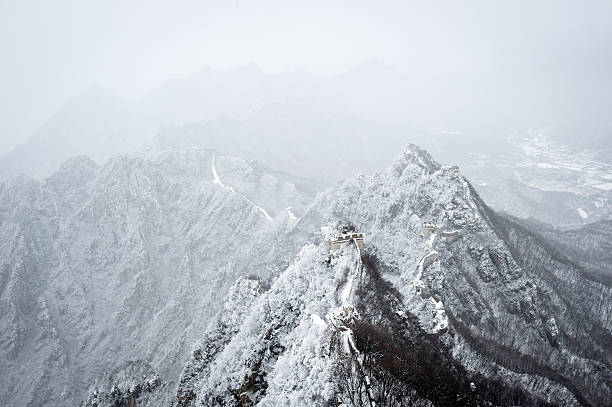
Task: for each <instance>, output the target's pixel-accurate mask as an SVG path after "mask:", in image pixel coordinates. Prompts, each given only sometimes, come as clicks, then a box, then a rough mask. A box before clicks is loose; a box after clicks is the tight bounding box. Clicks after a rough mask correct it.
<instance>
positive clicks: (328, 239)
mask: <svg viewBox="0 0 612 407" xmlns="http://www.w3.org/2000/svg"><path fill="white" fill-rule="evenodd" d="M353 241H354V242H355V243H356V244H357V246H358V247H359V251H363V233H360V232H358V231H357V228H355V226H354V225H344V224H341V223H339V224H338V225H337V226H336V227H335V228H332V229H331V230H329V231H328V233H326V235H325V244H326V245H327V247H328V248H329V251H330V252H331V254H335V253H336V252H338V250H340V249H341V248H342V247H343V246H345V245H348V244H352V242H353Z"/></svg>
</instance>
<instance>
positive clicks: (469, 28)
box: [0, 0, 612, 152]
mask: <svg viewBox="0 0 612 407" xmlns="http://www.w3.org/2000/svg"><path fill="white" fill-rule="evenodd" d="M610 15H612V3H611V2H609V1H589V2H579V1H573V2H568V1H539V2H537V3H534V2H528V1H516V2H511V3H507V4H504V5H502V4H501V3H499V2H486V1H469V2H466V1H464V2H450V1H449V2H444V1H433V2H427V3H426V4H425V3H423V2H414V1H409V2H407V1H398V2H390V1H384V2H363V1H337V2H322V1H311V2H307V3H304V2H300V3H298V2H285V1H255V0H240V1H235V2H230V1H181V2H172V3H170V2H161V1H133V2H124V1H115V0H113V1H104V2H102V1H87V2H83V1H76V0H75V1H54V2H47V1H30V0H26V1H19V2H15V1H6V0H3V1H1V2H0V51H1V55H2V63H1V64H0V117H1V118H2V120H0V152H7V151H8V150H10V149H11V148H12V147H14V146H16V145H18V144H20V143H22V142H24V141H25V140H26V139H27V138H28V137H29V136H30V135H31V134H32V133H33V132H35V131H36V130H37V129H38V128H39V127H40V126H41V125H42V124H43V123H44V122H45V120H46V119H47V118H48V117H50V116H51V115H52V114H53V113H54V112H55V111H57V110H58V109H59V108H60V107H61V106H62V105H63V104H64V103H65V102H66V100H67V99H69V98H70V97H71V96H73V95H74V94H77V93H79V92H81V91H83V90H85V89H87V88H90V87H91V86H94V85H99V86H102V87H105V88H109V89H113V90H115V91H117V92H118V93H119V94H121V95H123V96H125V97H127V98H129V99H139V98H141V97H143V96H144V95H146V94H147V93H148V92H149V91H151V90H152V89H154V88H156V87H157V86H159V85H160V84H162V83H163V82H164V81H165V80H167V79H169V78H173V77H185V76H188V75H190V74H192V73H194V72H198V71H199V70H200V69H202V67H204V66H212V67H214V68H218V69H227V68H230V67H233V66H236V65H242V64H245V63H250V62H252V63H255V64H257V65H258V66H259V67H261V69H262V70H264V72H269V73H278V72H282V71H285V70H296V69H297V70H308V71H310V72H313V73H315V74H319V75H329V74H334V73H340V72H344V71H347V70H349V69H351V68H352V67H354V66H355V65H358V64H360V63H362V62H363V61H367V60H370V59H371V58H378V60H379V61H382V62H384V63H385V64H386V65H388V66H390V67H392V68H394V69H395V70H396V71H398V72H401V73H403V74H404V76H405V77H406V78H408V79H409V80H410V81H412V82H411V83H416V84H418V86H417V87H413V88H411V90H410V91H411V92H413V93H414V94H413V95H412V100H419V99H424V100H426V103H425V106H426V108H423V109H424V110H425V111H422V112H420V113H419V115H417V116H411V117H393V121H394V122H402V121H404V122H411V123H410V124H414V125H416V126H424V125H427V126H429V125H431V124H432V123H434V124H438V125H439V126H446V125H447V124H448V125H453V126H456V127H457V126H458V127H462V128H463V129H466V128H467V129H474V128H479V129H481V130H482V131H487V132H489V133H491V134H502V133H504V131H505V130H506V129H507V128H508V127H530V126H535V127H547V128H548V127H558V128H560V129H562V130H564V131H566V132H568V133H569V136H570V137H578V136H581V137H583V136H584V134H585V133H586V134H587V135H593V136H594V137H597V138H599V139H604V140H605V139H606V138H607V137H609V134H610V127H611V126H610V119H609V118H607V117H606V116H607V111H606V109H607V108H608V107H609V102H608V95H609V91H610V89H612V86H611V80H610V76H609V72H610V71H611V68H612V64H611V52H610V50H611V49H612V40H611V38H612V35H611V34H612V33H611V31H612V28H611V27H612V26H611V25H610V24H609V17H610ZM379 79H380V80H381V81H384V80H385V78H379ZM372 86H376V84H375V83H374V84H371V87H372ZM369 90H370V88H368V86H365V87H364V89H363V90H362V92H368V91H369ZM366 96H367V94H366ZM401 102H402V101H401V100H398V99H396V98H389V99H388V100H386V101H384V103H382V104H380V105H378V106H376V108H377V109H379V110H381V111H385V110H386V109H390V110H393V109H395V108H396V106H393V105H394V104H397V103H401ZM385 103H386V104H385ZM402 119H404V120H402ZM415 121H416V123H414V122H415ZM463 129H460V130H463Z"/></svg>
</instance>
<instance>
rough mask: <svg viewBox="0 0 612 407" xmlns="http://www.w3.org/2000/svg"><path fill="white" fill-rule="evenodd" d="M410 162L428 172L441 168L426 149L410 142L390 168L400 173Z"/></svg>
mask: <svg viewBox="0 0 612 407" xmlns="http://www.w3.org/2000/svg"><path fill="white" fill-rule="evenodd" d="M411 164H412V165H417V166H418V167H420V168H422V169H424V170H425V171H426V172H427V173H429V174H431V173H433V172H435V171H438V170H439V169H440V168H441V166H440V164H439V163H438V162H437V161H436V160H434V159H433V157H432V156H431V155H430V154H429V153H428V152H427V151H425V150H424V149H422V148H420V147H419V146H417V145H415V144H412V143H410V144H408V146H407V147H406V149H405V150H404V151H403V152H402V153H401V154H400V155H398V156H397V157H396V158H395V160H394V161H393V164H392V165H391V170H392V171H393V172H394V173H395V174H397V175H401V174H402V173H403V172H404V170H405V169H406V168H407V167H408V166H409V165H411Z"/></svg>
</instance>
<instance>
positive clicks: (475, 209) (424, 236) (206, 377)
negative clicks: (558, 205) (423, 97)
mask: <svg viewBox="0 0 612 407" xmlns="http://www.w3.org/2000/svg"><path fill="white" fill-rule="evenodd" d="M338 219H340V220H343V221H346V222H350V223H353V224H355V225H356V226H357V228H358V230H360V231H362V232H364V233H365V236H366V242H367V244H366V253H365V254H364V259H368V258H370V259H372V258H373V259H377V260H372V261H370V262H369V264H370V266H369V267H366V270H369V272H368V271H366V272H365V276H363V277H362V279H361V280H360V283H359V285H358V287H356V288H355V293H354V294H353V295H355V296H356V297H358V298H359V299H360V301H355V302H356V304H357V305H358V307H359V308H358V311H359V312H358V314H359V316H360V317H359V319H358V320H357V321H355V323H354V324H353V325H352V330H353V331H354V332H356V334H355V338H356V343H357V344H358V346H362V347H361V348H360V350H361V351H362V352H364V351H365V350H367V346H373V345H372V344H371V343H370V345H366V344H367V343H369V342H368V339H367V338H368V337H371V336H372V335H374V334H376V335H378V338H379V339H380V340H381V341H382V339H381V338H383V337H385V335H391V336H393V337H394V338H395V340H396V341H406V343H413V345H412V346H417V348H419V349H423V352H426V353H427V351H428V350H430V348H429V346H430V345H431V346H433V348H434V349H435V351H434V352H432V353H427V354H428V355H429V357H430V359H428V360H419V361H418V364H417V366H422V365H424V366H429V367H432V365H433V367H432V368H434V370H435V371H436V372H437V373H438V374H439V375H440V377H439V378H435V379H434V378H432V380H431V381H430V382H429V383H430V385H431V386H433V387H435V388H438V385H439V382H438V380H440V381H442V379H440V378H441V377H446V378H447V379H445V381H446V382H448V383H450V384H449V386H451V387H452V389H449V388H445V391H448V392H449V393H448V394H451V393H452V394H454V395H457V397H458V398H456V399H453V400H452V401H451V400H450V399H449V398H445V397H446V395H445V394H446V393H445V392H444V391H437V392H436V391H432V392H429V391H430V390H431V389H429V388H428V387H427V386H426V385H422V386H419V385H417V384H418V383H420V382H419V380H420V378H421V376H420V374H419V369H415V367H414V366H413V367H412V371H413V372H414V374H411V373H410V372H409V371H405V370H402V369H401V368H397V366H396V367H393V366H389V365H388V364H387V362H386V361H387V360H388V357H389V354H388V352H391V350H390V349H391V348H385V349H382V350H381V349H378V350H377V352H381V354H382V356H380V355H379V357H381V358H382V359H377V358H376V357H374V358H373V359H370V360H366V359H364V356H361V359H359V357H357V361H354V362H350V358H351V355H347V354H346V351H344V352H343V350H342V349H343V348H342V346H340V345H338V343H337V342H334V338H337V334H336V333H334V332H336V331H335V330H334V328H333V327H332V325H333V324H331V319H330V314H331V313H332V312H333V310H334V309H336V308H337V307H338V306H339V305H340V303H341V299H340V294H339V291H341V290H342V287H343V286H344V284H345V282H346V278H347V273H349V271H347V269H350V266H348V265H350V264H353V262H354V259H353V258H351V260H347V259H346V258H345V257H344V256H345V255H341V256H340V257H339V258H337V259H334V260H333V261H332V262H331V264H330V265H327V263H326V261H325V259H326V258H327V256H329V254H328V252H327V249H326V248H325V246H324V245H323V244H319V245H318V246H307V247H305V248H304V249H302V252H301V254H300V255H299V256H298V258H297V259H296V261H295V263H294V264H293V265H292V266H290V267H289V268H288V269H287V270H286V271H285V272H284V273H283V274H281V276H280V277H279V278H278V280H276V281H275V282H274V284H273V285H272V288H271V289H270V290H269V291H268V292H266V293H265V294H262V295H261V297H260V298H259V299H257V300H255V302H254V305H253V306H252V308H251V309H250V310H249V311H246V313H245V311H244V309H242V310H241V311H240V315H239V316H236V314H234V313H232V311H231V309H232V308H233V307H231V306H230V307H226V311H225V312H229V315H232V317H231V318H232V320H239V321H240V326H239V328H237V327H235V326H234V327H233V328H232V329H231V330H230V331H224V332H223V333H221V334H219V336H214V335H213V334H214V333H218V332H219V330H218V328H216V326H217V325H215V323H213V325H211V327H210V328H209V330H208V333H207V334H206V335H205V338H206V339H204V340H203V342H202V343H201V344H200V345H199V346H198V347H196V349H195V351H194V354H193V356H192V358H191V360H190V362H189V363H188V364H187V365H186V367H185V369H184V372H183V375H182V376H181V380H180V382H179V387H178V392H177V401H178V403H179V405H296V406H297V405H305V404H308V405H329V403H331V404H334V403H337V402H338V400H343V403H345V404H347V405H368V399H369V396H368V393H370V391H371V393H372V397H373V398H374V399H375V400H373V401H375V402H376V403H377V404H382V405H432V404H433V405H456V404H462V405H466V404H467V405H474V404H481V403H486V402H491V403H493V404H495V405H509V404H552V405H579V404H581V405H602V403H603V404H605V403H606V400H609V399H610V396H611V389H610V386H609V383H610V369H609V367H610V358H609V354H610V353H609V350H610V338H611V334H610V326H611V322H612V321H610V315H611V314H610V306H611V305H610V302H609V300H608V298H609V297H610V294H612V292H611V290H610V287H609V286H606V285H603V284H601V283H599V282H597V281H594V280H592V279H590V278H589V275H588V273H585V270H584V269H582V268H581V267H580V266H578V265H577V264H575V263H573V262H571V261H570V260H569V259H567V258H564V257H563V256H562V255H560V254H559V253H558V252H556V251H555V250H553V249H552V248H551V247H550V246H549V245H548V244H547V243H546V240H545V239H543V238H542V237H541V236H539V235H537V234H534V233H533V232H531V231H529V230H527V229H525V228H523V227H522V226H521V225H519V224H516V223H514V222H512V221H510V220H507V219H505V218H504V217H502V216H500V215H498V214H496V213H494V212H492V211H491V210H490V209H489V208H488V207H487V206H486V205H485V204H484V203H483V202H482V201H481V200H480V198H479V197H478V195H477V194H476V193H475V191H474V190H473V188H472V187H471V186H470V185H469V183H468V182H467V181H466V180H465V179H464V178H463V177H462V176H461V174H460V173H459V172H458V170H457V168H455V167H445V166H440V165H439V164H437V163H436V162H435V161H434V160H433V159H432V158H431V157H430V156H429V155H428V154H427V153H426V152H424V151H423V150H420V149H419V148H417V147H415V146H410V147H409V148H408V150H407V151H406V152H404V153H402V154H401V155H400V157H398V159H397V160H396V161H395V162H394V164H393V165H392V166H391V167H390V168H389V169H388V170H386V171H385V172H383V173H377V174H374V175H373V176H371V177H368V176H356V177H354V178H352V179H350V180H347V181H346V182H344V183H343V184H341V185H339V186H337V187H333V188H329V189H328V190H326V191H325V192H324V193H322V194H319V195H318V196H317V198H316V199H315V201H314V202H313V203H312V205H311V206H310V207H309V209H308V211H307V212H306V213H305V214H304V216H303V217H302V218H301V219H300V222H298V224H297V225H296V229H295V230H294V231H293V232H290V234H300V233H307V231H312V230H313V229H314V228H315V225H323V224H326V223H327V222H329V221H334V220H338ZM346 256H349V254H346ZM372 256H374V257H372ZM343 259H344V260H343ZM425 259H427V261H424V260H425ZM377 273H379V274H380V275H381V277H380V278H378V277H377ZM377 284H378V289H374V286H376V285H377ZM381 287H385V288H384V289H383V288H381ZM372 290H374V292H372ZM377 290H382V292H379V291H377ZM357 293H360V294H357ZM377 293H378V294H380V295H378V294H377ZM384 293H386V294H384ZM381 295H382V298H381ZM249 298H251V297H249ZM248 301H253V300H252V299H249V300H248ZM389 307H390V308H389ZM385 308H386V309H391V311H392V312H387V313H384V312H382V311H381V309H385ZM227 309H229V311H227ZM397 315H399V316H400V317H401V318H404V317H403V316H405V318H407V321H410V322H399V321H397V320H396V318H398V317H397ZM227 317H228V316H227V314H224V313H220V314H219V315H218V316H217V318H218V319H217V321H223V320H224V319H225V318H227ZM443 321H448V322H447V323H448V326H446V324H445V323H443ZM217 324H218V323H217ZM363 324H366V325H367V326H369V327H370V328H367V329H366V328H364V327H363ZM397 324H399V325H397ZM401 324H408V325H407V326H408V327H409V329H408V328H407V327H406V326H404V325H401ZM372 326H373V328H372ZM401 326H404V328H401ZM372 329H374V331H372ZM379 329H380V330H382V332H379V331H378V330H379ZM376 332H378V333H376ZM381 335H382V336H381ZM211 336H212V337H215V338H219V337H221V338H223V339H220V340H217V341H216V342H215V343H216V345H215V347H214V349H213V350H212V351H208V352H207V353H206V357H204V358H202V357H200V356H198V355H201V354H202V349H208V350H210V349H211V342H210V340H209V339H208V338H211ZM336 340H337V339H336ZM219 343H221V344H222V345H221V346H218V344H219ZM385 343H386V342H385ZM415 343H416V345H414V344H415ZM359 344H361V345H359ZM425 344H429V345H425ZM432 344H433V345H432ZM404 351H405V350H404ZM386 352H387V353H386ZM394 352H395V351H394ZM405 352H407V353H403V354H402V356H401V357H402V358H405V360H408V361H413V362H414V357H415V356H414V354H412V353H411V352H410V351H405ZM433 355H436V356H433ZM353 356H354V355H353ZM436 358H438V359H436ZM358 360H361V362H358ZM351 363H353V364H351ZM360 363H361V364H362V365H364V366H365V368H364V369H365V370H366V371H367V375H368V377H369V379H368V380H365V375H364V376H360V372H361V371H362V370H361V369H360V368H358V365H359V364H360ZM414 363H416V362H414ZM346 366H349V367H350V366H353V367H350V368H349V369H348V371H346V370H343V369H345V368H346ZM448 366H455V367H454V368H451V369H450V371H447V370H446V368H447V367H448ZM396 368H397V369H399V371H398V370H397V369H396ZM338 369H340V370H338ZM451 372H452V373H451ZM347 375H348V377H347ZM447 375H448V376H447ZM359 377H361V379H359ZM355 378H356V379H355ZM385 378H387V379H389V380H386V379H385ZM347 380H348V382H347ZM353 380H356V381H353ZM368 381H371V389H368V388H367V387H368V386H366V385H365V384H364V383H366V382H368ZM470 383H472V385H473V386H475V389H472V386H471V385H470ZM385 385H391V386H392V389H391V390H389V388H385ZM351 386H353V387H351ZM385 389H386V390H385ZM438 390H439V389H438ZM398 397H399V398H398ZM347 400H348V401H347ZM358 400H361V401H358ZM359 403H363V404H359ZM385 403H387V404H385ZM415 403H416V404H415Z"/></svg>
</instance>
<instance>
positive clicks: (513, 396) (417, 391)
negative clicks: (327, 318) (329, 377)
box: [336, 253, 545, 407]
mask: <svg viewBox="0 0 612 407" xmlns="http://www.w3.org/2000/svg"><path fill="white" fill-rule="evenodd" d="M362 260H363V266H364V267H363V275H362V277H361V281H360V284H359V286H358V288H357V290H356V295H357V297H358V300H356V301H355V303H356V306H357V311H358V312H359V314H360V321H358V322H356V323H355V324H353V325H352V326H351V328H352V330H353V335H354V339H355V344H356V346H357V348H358V349H359V352H360V357H361V358H362V364H363V367H364V370H365V371H366V372H367V375H368V376H369V378H370V379H371V381H372V384H371V386H372V389H373V393H374V399H375V402H376V405H377V406H383V407H404V406H431V405H435V406H476V405H479V406H480V405H483V406H484V405H497V406H506V405H530V406H534V405H545V404H544V403H542V402H541V401H539V400H535V399H533V398H532V397H530V396H529V395H527V394H525V393H524V392H523V391H522V390H520V389H516V388H510V387H509V386H507V385H505V384H504V383H503V382H501V381H500V380H494V379H489V378H486V377H483V376H480V375H468V373H467V372H466V371H465V369H464V368H463V367H461V366H460V365H459V364H458V363H457V362H456V361H455V360H454V359H453V358H452V356H451V354H450V350H449V349H448V348H447V347H446V346H445V345H444V344H443V343H442V342H441V341H440V339H439V337H438V335H433V334H428V333H426V332H425V331H424V330H423V329H422V328H421V327H420V325H419V323H418V319H417V317H416V316H414V315H412V314H410V313H408V312H407V311H406V310H404V309H403V306H402V297H401V294H400V293H399V292H398V291H397V290H396V289H394V288H393V286H392V284H391V283H390V282H388V281H387V280H385V279H384V278H383V277H382V273H383V271H384V270H385V268H384V267H385V266H384V265H383V264H381V262H380V261H379V260H378V259H377V258H376V257H375V256H373V255H371V254H367V253H366V254H364V255H363V259H362ZM355 358H356V356H355V355H349V356H346V355H344V356H342V357H340V358H339V360H338V363H337V365H336V379H337V383H338V389H337V392H338V395H337V400H338V403H337V404H344V405H349V406H358V407H361V406H364V407H366V406H369V404H368V399H367V397H365V396H366V393H365V379H364V377H362V376H361V375H360V374H359V372H358V371H357V369H355V365H356V361H355V360H354V359H355ZM471 383H473V384H471ZM474 385H475V386H474ZM472 386H474V387H472Z"/></svg>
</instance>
